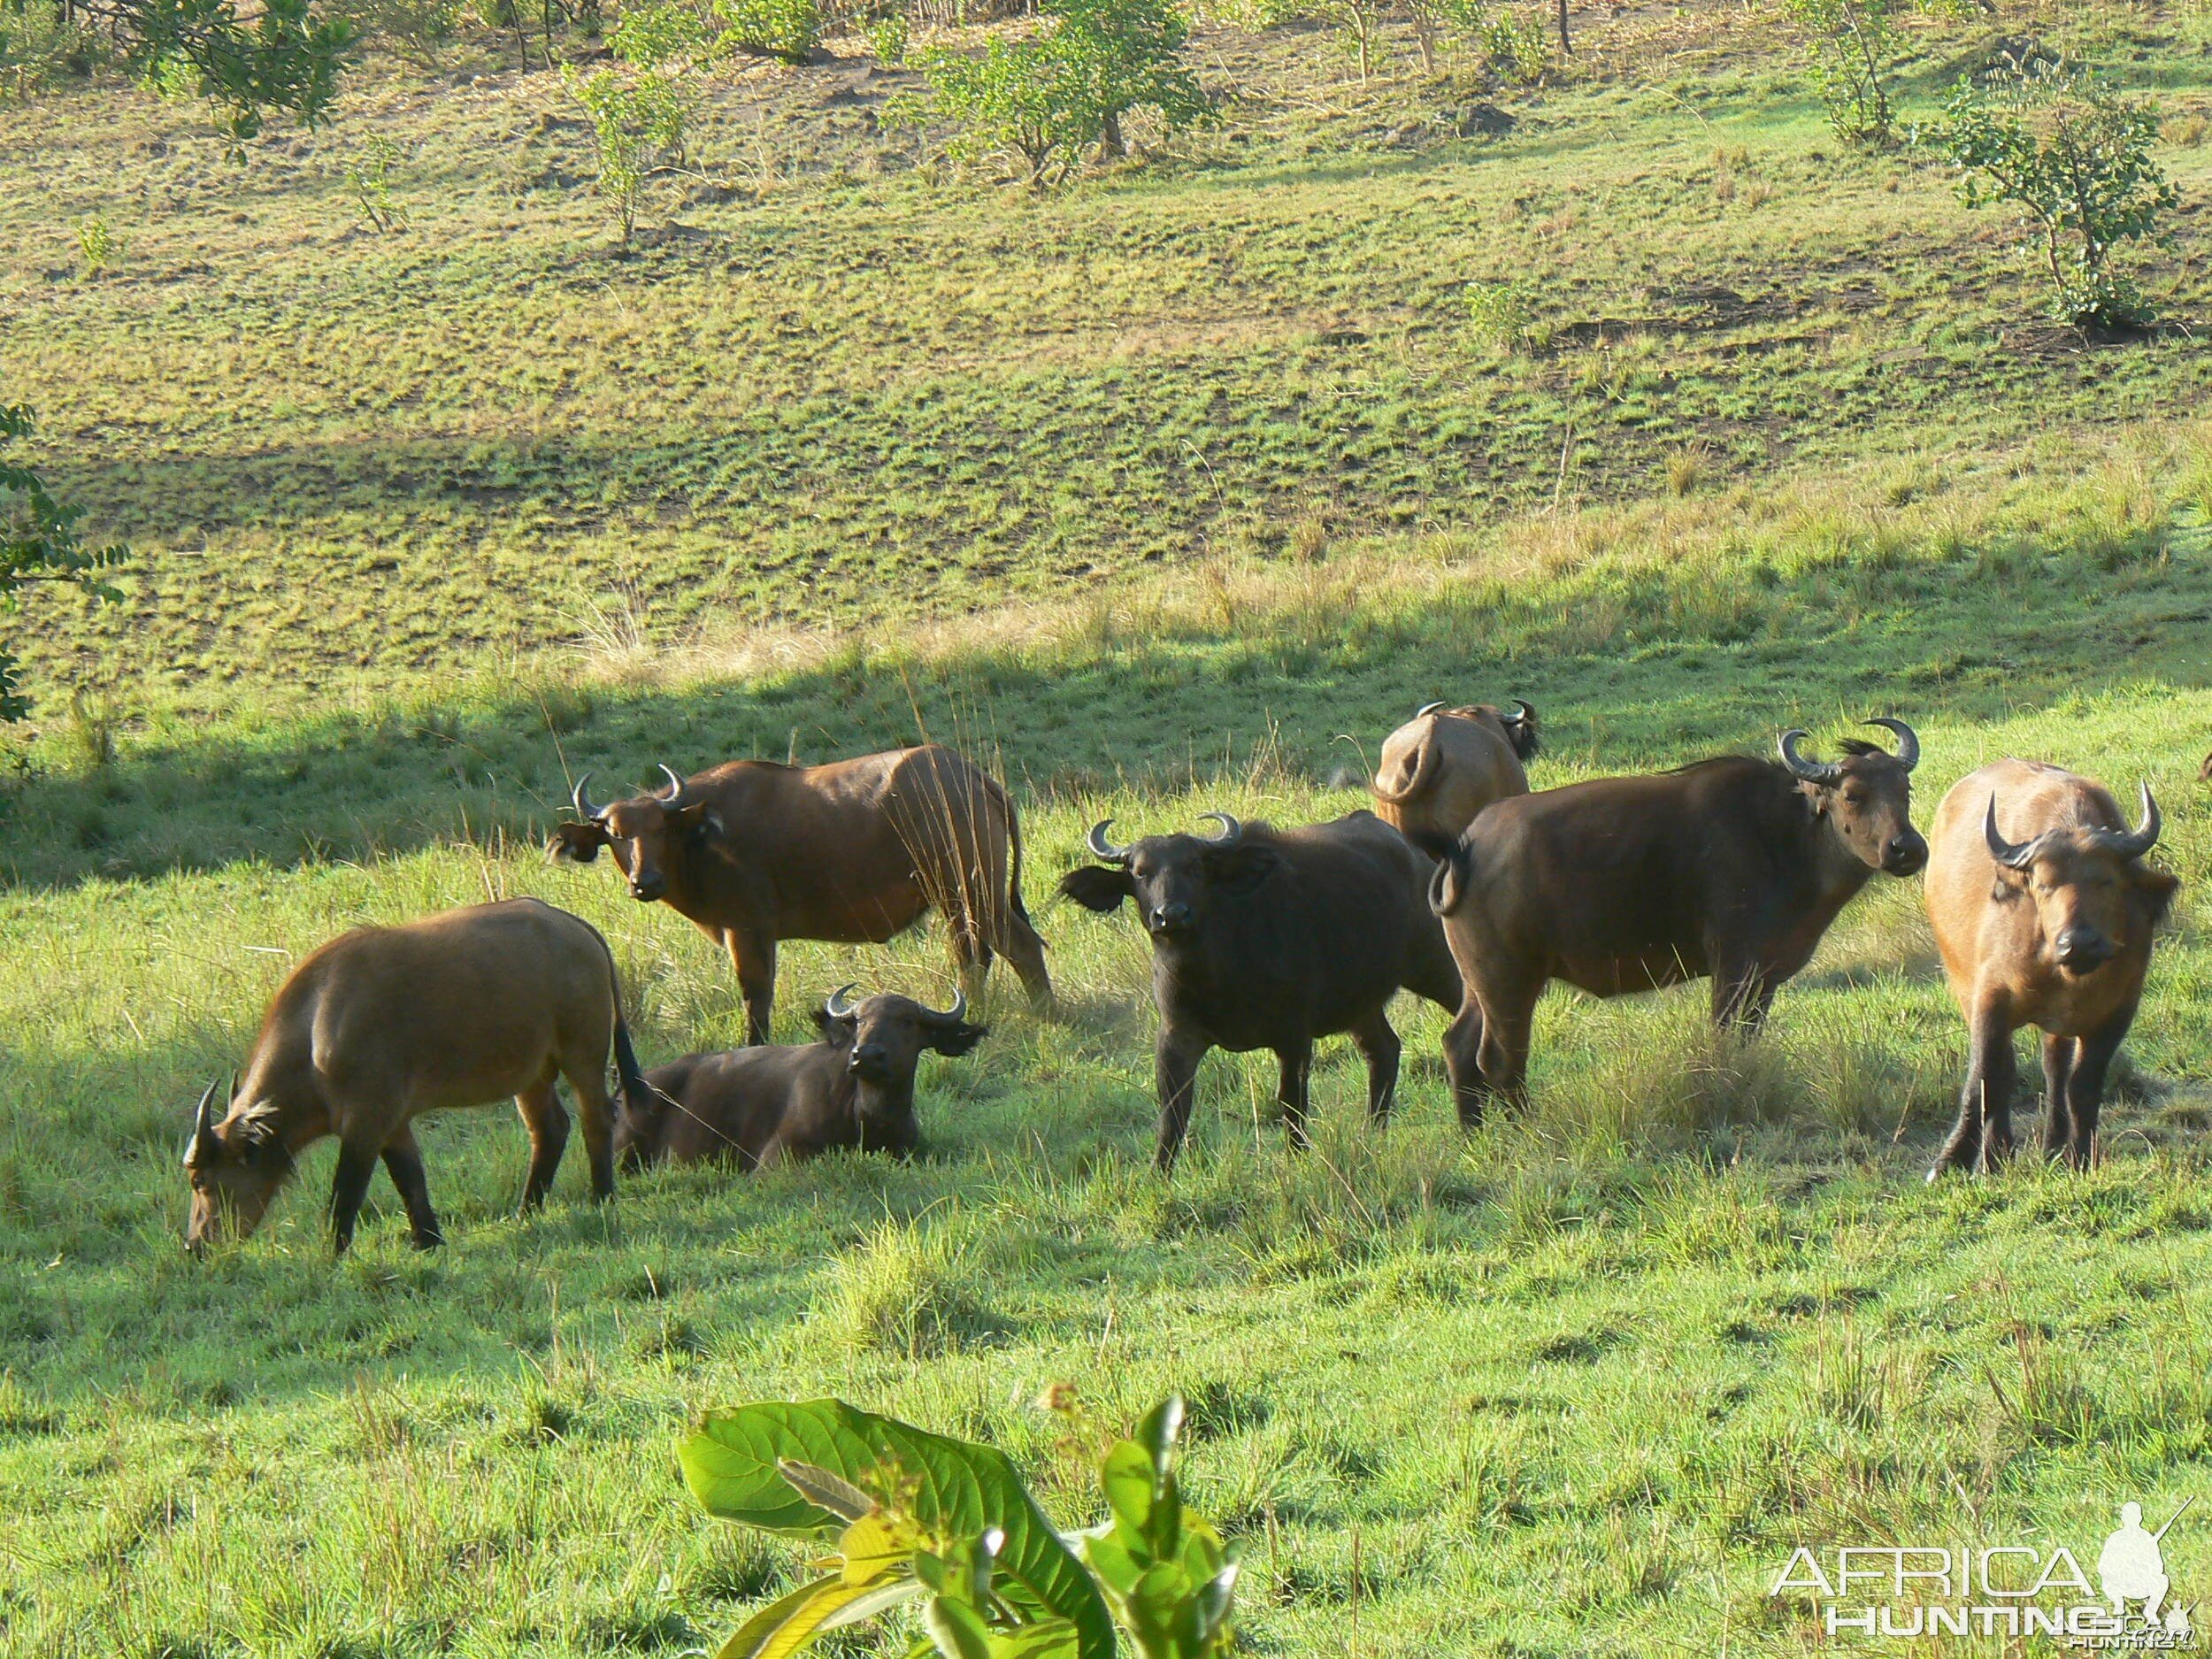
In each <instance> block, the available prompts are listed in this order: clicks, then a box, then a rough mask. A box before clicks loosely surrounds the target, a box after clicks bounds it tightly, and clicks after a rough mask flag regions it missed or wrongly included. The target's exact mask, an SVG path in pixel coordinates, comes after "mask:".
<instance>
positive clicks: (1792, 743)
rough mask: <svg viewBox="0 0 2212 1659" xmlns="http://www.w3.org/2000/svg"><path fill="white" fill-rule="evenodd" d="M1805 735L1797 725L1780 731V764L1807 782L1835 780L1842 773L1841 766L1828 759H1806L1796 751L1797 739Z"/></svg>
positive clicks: (1827, 782) (1794, 776) (1794, 775)
mask: <svg viewBox="0 0 2212 1659" xmlns="http://www.w3.org/2000/svg"><path fill="white" fill-rule="evenodd" d="M1805 735H1806V733H1805V732H1804V731H1803V730H1802V729H1801V728H1800V727H1797V726H1792V727H1791V728H1790V729H1789V730H1788V731H1786V732H1785V733H1782V741H1781V745H1780V747H1781V750H1782V764H1784V765H1785V766H1787V767H1788V768H1789V769H1790V775H1791V776H1792V777H1793V778H1802V779H1803V780H1805V781H1806V782H1807V783H1820V784H1832V783H1833V782H1835V780H1837V779H1838V778H1840V777H1841V776H1842V775H1843V768H1842V767H1840V766H1839V765H1836V764H1833V763H1832V762H1829V761H1823V760H1807V759H1806V758H1805V757H1803V756H1802V755H1801V754H1799V753H1798V752H1797V740H1798V739H1800V738H1801V737H1803V736H1805Z"/></svg>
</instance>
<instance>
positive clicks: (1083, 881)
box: [1060, 812, 1459, 1170]
mask: <svg viewBox="0 0 2212 1659" xmlns="http://www.w3.org/2000/svg"><path fill="white" fill-rule="evenodd" d="M1206 816H1208V817H1209V818H1213V819H1214V820H1216V821H1217V823H1219V824H1220V825H1221V826H1222V833H1221V834H1220V835H1218V836H1217V837H1215V838H1214V839H1212V840H1207V839H1205V838H1202V837H1200V836H1196V835H1152V836H1148V837H1146V838H1145V839H1144V840H1143V841H1138V842H1136V843H1135V844H1134V845H1133V846H1129V847H1115V846H1112V845H1110V844H1109V842H1108V841H1107V840H1106V830H1107V828H1108V826H1110V825H1111V823H1112V822H1113V820H1112V819H1110V818H1109V819H1107V820H1105V821H1104V822H1103V823H1101V824H1098V825H1096V826H1094V827H1093V828H1092V830H1091V833H1090V847H1091V850H1092V852H1093V853H1094V854H1095V855H1096V856H1098V858H1099V859H1100V860H1101V861H1102V862H1101V864H1098V865H1095V866H1087V867H1085V868H1082V869H1079V870H1071V871H1070V872H1068V873H1067V874H1066V875H1065V876H1064V877H1062V878H1061V880H1060V890H1061V891H1062V892H1063V893H1064V894H1066V895H1068V896H1069V897H1070V898H1071V899H1073V900H1074V901H1075V902H1077V903H1079V904H1081V905H1084V906H1086V907H1087V908H1088V909H1090V910H1097V911H1099V912H1100V913H1102V914H1104V913H1107V912H1110V911H1111V910H1114V909H1115V908H1116V907H1117V906H1118V905H1119V904H1120V903H1121V902H1122V901H1123V900H1124V899H1127V898H1133V899H1134V900H1135V901H1136V903H1137V913H1138V918H1139V919H1140V920H1141V921H1142V922H1143V923H1144V925H1145V928H1146V931H1147V932H1148V933H1150V934H1151V935H1152V996H1153V1001H1154V1002H1155V1003H1156V1004H1157V1006H1158V1008H1159V1011H1160V1035H1159V1042H1158V1048H1157V1051H1156V1060H1157V1074H1156V1081H1157V1085H1158V1092H1159V1101H1160V1137H1159V1149H1158V1162H1159V1165H1160V1167H1161V1168H1162V1169H1163V1170H1166V1169H1171V1168H1172V1167H1173V1166H1174V1164H1175V1156H1176V1153H1177V1152H1178V1151H1179V1149H1180V1148H1181V1147H1182V1144H1183V1136H1184V1134H1185V1133H1186V1132H1187V1130H1188V1128H1189V1126H1190V1115H1191V1092H1192V1087H1193V1085H1194V1082H1195V1080H1196V1078H1197V1075H1198V1063H1199V1062H1200V1061H1201V1060H1202V1059H1203V1058H1204V1057H1205V1055H1206V1051H1207V1050H1208V1049H1210V1048H1227V1049H1229V1050H1231V1051H1232V1052H1234V1053H1246V1052H1248V1051H1250V1050H1252V1049H1255V1048H1267V1049H1271V1050H1273V1052H1274V1053H1275V1055H1276V1056H1277V1057H1278V1059H1279V1060H1280V1061H1281V1063H1282V1078H1281V1084H1280V1087H1279V1089H1278V1091H1277V1096H1278V1098H1279V1100H1280V1101H1281V1102H1282V1107H1283V1125H1284V1127H1285V1129H1286V1131H1287V1133H1288V1134H1289V1136H1290V1141H1291V1144H1292V1145H1293V1146H1297V1147H1303V1146H1304V1145H1306V1144H1307V1141H1306V1097H1307V1086H1308V1081H1309V1077H1310V1072H1311V1071H1312V1067H1313V1044H1314V1040H1315V1039H1316V1038H1317V1037H1325V1036H1331V1035H1333V1034H1335V1033H1339V1032H1348V1033H1351V1037H1352V1041H1354V1042H1356V1044H1358V1045H1359V1049H1360V1052H1361V1054H1362V1055H1363V1056H1365V1057H1366V1060H1367V1107H1368V1112H1369V1114H1370V1116H1371V1118H1375V1119H1377V1120H1378V1121H1379V1120H1380V1119H1382V1118H1385V1117H1386V1115H1387V1114H1388V1112H1389V1110H1390V1103H1391V1096H1392V1094H1393V1093H1394V1090H1395V1088H1396V1087H1397V1081H1398V1055H1399V1049H1400V1044H1399V1041H1398V1034H1397V1033H1396V1032H1394V1031H1393V1030H1392V1029H1391V1026H1390V1021H1389V1019H1388V1018H1386V1010H1387V1008H1388V1006H1389V1003H1390V999H1391V997H1392V995H1394V994H1395V993H1396V992H1397V990H1398V989H1399V987H1404V988H1406V989H1407V990H1409V991H1413V992H1416V993H1417V994H1418V995H1422V996H1425V997H1427V998H1428V999H1429V1000H1430V1001H1431V1002H1436V1003H1439V1004H1440V1005H1441V1006H1443V1007H1445V1008H1447V1009H1456V1008H1457V1007H1458V1006H1459V976H1458V974H1457V973H1456V972H1455V971H1454V969H1453V966H1452V959H1451V956H1450V954H1449V953H1448V951H1447V950H1446V949H1445V948H1444V938H1443V933H1442V932H1441V930H1440V928H1439V927H1438V926H1437V924H1436V920H1435V918H1433V917H1432V916H1431V915H1430V914H1429V912H1428V907H1427V906H1426V904H1425V903H1424V902H1423V898H1422V891H1423V883H1424V881H1425V878H1426V876H1427V873H1428V863H1427V861H1426V860H1425V859H1424V858H1423V857H1422V856H1420V855H1419V854H1418V853H1417V852H1416V851H1414V849H1412V847H1411V846H1409V844H1408V843H1407V841H1406V840H1405V838H1404V837H1403V836H1402V835H1400V834H1399V833H1397V832H1396V831H1394V830H1393V829H1392V828H1391V827H1390V826H1388V825H1386V824H1385V823H1384V822H1383V821H1382V820H1381V819H1380V818H1376V817H1375V816H1374V815H1373V814H1372V813H1370V812H1354V813H1352V814H1350V815H1349V816H1348V817H1345V818H1339V819H1337V820H1336V821H1335V822H1334V823H1331V824H1312V825H1308V826H1303V827H1302V828H1298V829H1289V830H1275V829H1271V828H1269V827H1268V826H1266V825H1264V824H1253V825H1249V826H1246V825H1240V824H1239V823H1238V822H1237V820H1236V819H1234V818H1231V817H1230V816H1229V815H1228V814H1227V813H1225V812H1212V813H1208V814H1207V815H1206Z"/></svg>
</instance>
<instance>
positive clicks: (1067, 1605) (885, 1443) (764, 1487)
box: [678, 1400, 1114, 1659]
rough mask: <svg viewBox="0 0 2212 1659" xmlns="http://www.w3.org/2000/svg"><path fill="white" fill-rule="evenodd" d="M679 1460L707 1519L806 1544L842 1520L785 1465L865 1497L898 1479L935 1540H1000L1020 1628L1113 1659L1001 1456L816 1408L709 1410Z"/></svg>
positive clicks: (1084, 1596)
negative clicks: (1068, 1639) (1069, 1630)
mask: <svg viewBox="0 0 2212 1659" xmlns="http://www.w3.org/2000/svg"><path fill="white" fill-rule="evenodd" d="M678 1452H679V1456H680V1460H681V1462H682V1464H683V1471H684V1479H685V1481H686V1482H687V1484H688V1485H689V1486H690V1487H691V1490H692V1493H693V1495H695V1497H696V1498H697V1499H698V1500H699V1502H700V1503H701V1504H703V1506H704V1507H705V1508H706V1509H707V1510H708V1512H709V1513H710V1514H713V1515H717V1516H719V1517H722V1518H724V1519H726V1520H733V1521H742V1522H745V1523H746V1524H748V1525H753V1526H758V1527H763V1528H765V1529H766V1530H768V1531H770V1532H786V1533H791V1534H795V1535H798V1536H802V1537H815V1538H819V1537H824V1536H826V1535H827V1534H829V1533H831V1532H834V1531H835V1530H836V1529H837V1526H838V1520H837V1517H835V1516H834V1515H833V1514H832V1513H831V1512H830V1511H829V1510H827V1509H824V1508H822V1507H821V1506H820V1505H818V1504H817V1503H814V1502H810V1500H809V1499H807V1498H806V1497H804V1496H803V1495H802V1494H800V1493H798V1492H797V1491H795V1489H794V1488H793V1487H792V1486H791V1484H790V1482H788V1481H787V1480H786V1479H784V1476H783V1474H782V1472H781V1471H780V1469H779V1468H778V1466H777V1465H778V1463H779V1460H780V1459H783V1458H791V1459H793V1460H795V1461H797V1462H801V1463H810V1464H813V1465H815V1466H816V1467H818V1468H820V1469H823V1470H826V1471H829V1472H830V1473H831V1474H833V1475H835V1476H836V1477H838V1478H839V1479H841V1480H845V1481H848V1482H849V1483H851V1484H852V1485H854V1486H859V1487H862V1488H863V1489H865V1488H867V1487H868V1486H871V1485H875V1486H880V1485H881V1484H882V1482H883V1481H884V1479H887V1478H895V1479H897V1480H899V1481H900V1482H902V1486H901V1491H900V1494H899V1501H900V1502H901V1504H902V1507H904V1508H906V1509H908V1510H909V1512H910V1514H911V1515H912V1516H913V1518H914V1519H915V1521H916V1522H918V1524H919V1525H920V1526H921V1527H922V1528H923V1529H924V1530H925V1531H926V1532H928V1533H930V1534H932V1535H933V1536H935V1537H938V1538H973V1537H975V1536H976V1535H977V1534H978V1533H980V1532H983V1531H985V1530H986V1529H987V1528H990V1527H996V1528H999V1529H1000V1530H1001V1531H1002V1532H1004V1534H1005V1540H1004V1542H1003V1544H1002V1547H1001V1548H1000V1550H999V1553H998V1557H997V1566H996V1574H995V1578H994V1579H993V1589H994V1591H995V1594H997V1595H999V1596H1000V1597H1002V1599H1003V1600H1004V1601H1006V1602H1007V1604H1008V1605H1009V1606H1010V1607H1012V1608H1014V1609H1016V1610H1017V1611H1018V1612H1019V1613H1020V1615H1021V1616H1022V1617H1023V1619H1024V1620H1025V1622H1034V1621H1041V1620H1043V1619H1046V1618H1048V1617H1060V1618H1064V1619H1065V1620H1066V1621H1067V1622H1068V1623H1069V1624H1071V1626H1072V1627H1073V1629H1074V1631H1075V1635H1076V1645H1075V1647H1074V1648H1073V1649H1072V1655H1073V1659H1112V1655H1113V1653H1114V1627H1113V1620H1112V1617H1111V1616H1110V1615H1109V1614H1108V1612H1107V1610H1106V1604H1105V1602H1104V1601H1102V1600H1101V1599H1100V1596H1099V1593H1098V1588H1097V1586H1095V1585H1094V1584H1093V1583H1092V1582H1091V1577H1090V1574H1089V1573H1088V1572H1087V1571H1085V1570H1084V1568H1083V1564H1082V1563H1080V1562H1079V1561H1078V1560H1076V1558H1075V1557H1074V1556H1073V1555H1071V1554H1070V1553H1069V1551H1068V1549H1067V1547H1066V1546H1065V1545H1064V1544H1063V1543H1061V1541H1060V1539H1059V1535H1058V1534H1057V1533H1056V1532H1055V1531H1054V1530H1053V1526H1052V1524H1051V1522H1050V1521H1049V1520H1048V1519H1047V1518H1046V1517H1045V1515H1044V1513H1043V1511H1042V1510H1041V1509H1038V1508H1037V1505H1036V1503H1035V1502H1034V1501H1033V1499H1032V1498H1031V1497H1030V1495H1029V1494H1028V1491H1027V1489H1026V1488H1025V1486H1023V1485H1022V1482H1021V1477H1020V1476H1019V1475H1018V1473H1017V1472H1016V1471H1015V1469H1014V1465H1013V1464H1012V1463H1011V1462H1010V1461H1009V1459H1008V1458H1007V1456H1006V1455H1005V1454H1004V1453H1003V1452H1001V1451H998V1450H997V1449H995V1448H992V1447H987V1446H973V1445H970V1444H967V1443H966V1442H964V1441H961V1440H949V1439H947V1438H946V1437H944V1436H943V1435H939V1434H930V1433H926V1432H924V1431H922V1430H920V1429H917V1428H913V1427H911V1426H910V1425H907V1424H903V1423H900V1422H897V1421H895V1419H893V1418H890V1417H878V1416H876V1415H875V1414H874V1413H872V1412H868V1411H861V1410H858V1409H855V1408H854V1407H851V1406H849V1405H847V1404H845V1403H844V1402H842V1401H838V1400H815V1401H806V1402H790V1403H787V1402H766V1403H764V1404H760V1405H753V1406H741V1407H739V1408H737V1409H734V1410H725V1411H713V1412H710V1413H708V1414H707V1416H706V1417H704V1418H703V1419H702V1421H701V1423H700V1425H699V1426H698V1427H697V1428H696V1429H695V1431H694V1432H692V1433H691V1434H690V1435H688V1436H687V1437H686V1439H685V1440H684V1441H683V1443H682V1444H681V1446H680V1448H678Z"/></svg>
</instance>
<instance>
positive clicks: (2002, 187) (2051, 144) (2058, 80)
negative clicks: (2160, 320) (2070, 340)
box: [1940, 62, 2180, 327]
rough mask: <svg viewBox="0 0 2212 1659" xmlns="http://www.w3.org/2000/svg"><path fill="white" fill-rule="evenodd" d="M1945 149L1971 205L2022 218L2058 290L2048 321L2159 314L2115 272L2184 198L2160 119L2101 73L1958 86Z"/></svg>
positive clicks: (2051, 71) (2157, 233) (2121, 322)
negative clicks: (2116, 258) (2126, 251)
mask: <svg viewBox="0 0 2212 1659" xmlns="http://www.w3.org/2000/svg"><path fill="white" fill-rule="evenodd" d="M1945 115H1946V124H1945V126H1944V127H1943V130H1942V132H1941V134H1940V142H1941V143H1942V146H1943V149H1944V150H1945V152H1946V153H1947V155H1948V156H1949V157H1950V159H1951V162H1952V164H1953V165H1955V166H1957V167H1958V168H1959V169H1960V170H1961V171H1962V173H1963V174H1964V177H1963V179H1962V181H1961V183H1960V186H1959V193H1960V195H1961V196H1962V197H1963V199H1964V200H1965V202H1966V204H1967V205H1968V206H1969V207H1979V206H1981V205H1983V204H1985V203H1989V202H2011V203H2014V204H2017V205H2018V206H2019V207H2020V208H2021V209H2022V210H2023V211H2024V214H2025V216H2026V219H2027V221H2028V224H2029V225H2030V227H2032V234H2033V235H2034V237H2035V240H2036V241H2037V242H2039V244H2040V252H2041V255H2042V262H2043V265H2044V268H2045V271H2046V273H2047V275H2048V277H2049V279H2050V283H2051V314H2052V315H2053V316H2054V317H2055V318H2057V319H2059V320H2060V321H2062V322H2067V323H2071V324H2073V325H2075V326H2077V327H2086V326H2091V325H2093V324H2094V325H2101V326H2106V327H2128V326H2139V325H2141V324H2143V323H2147V322H2148V321H2150V320H2151V319H2153V317H2154V315H2155V314H2156V313H2155V312H2154V311H2153V310H2152V309H2151V308H2150V306H2149V305H2148V304H2147V303H2146V302H2145V301H2144V299H2143V296H2142V295H2141V293H2140V292H2139V290H2138V289H2137V288H2136V287H2135V284H2134V283H2133V282H2132V281H2131V280H2129V279H2128V278H2127V277H2126V276H2125V275H2124V274H2122V273H2119V272H2116V271H2115V270H2113V269H2112V267H2111V258H2112V254H2113V250H2115V249H2116V248H2117V247H2119V245H2120V244H2121V243H2123V242H2158V241H2163V240H2166V239H2167V238H2168V236H2169V234H2170V233H2166V232H2163V231H2162V230H2161V229H2160V227H2159V220H2160V218H2161V217H2162V215H2164V214H2167V213H2170V212H2171V211H2173V210H2174V208H2175V207H2176V205H2177V204H2178V203H2179V201H2180V196H2179V193H2178V192H2177V191H2176V190H2175V188H2174V187H2173V184H2172V182H2171V181H2170V180H2168V178H2167V177H2166V175H2165V173H2164V172H2163V171H2162V169H2161V168H2160V167H2159V165H2158V164H2157V163H2156V162H2154V161H2153V160H2152V159H2151V154H2150V151H2151V146H2152V145H2153V144H2154V143H2156V142H2158V115H2157V111H2155V110H2154V109H2153V108H2152V107H2151V106H2150V105H2149V104H2146V103H2141V102H2139V101H2136V100H2132V99H2129V98H2124V97H2121V96H2117V95H2116V94H2115V93H2113V92H2112V91H2110V90H2109V89H2108V88H2105V87H2104V86H2102V85H2101V84H2100V83H2099V82H2098V81H2096V80H2095V79H2094V78H2093V77H2092V76H2090V75H2088V74H2086V73H2082V72H2080V71H2078V70H2073V69H2069V68H2067V67H2066V66H2064V65H2060V64H2055V63H2049V62H2039V63H2037V64H2034V65H2029V66H2027V67H2025V68H2021V69H2013V70H2008V71H2005V72H2003V73H2000V74H1998V75H1995V76H1993V77H1991V79H1990V83H1989V85H1988V86H1987V87H1978V86H1976V85H1975V84H1974V83H1973V82H1972V81H1970V80H1968V79H1962V80H1961V81H1959V84H1958V86H1957V88H1956V89H1955V91H1954V92H1953V93H1952V95H1951V98H1950V102H1949V104H1947V107H1946V111H1945Z"/></svg>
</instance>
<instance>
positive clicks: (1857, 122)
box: [1786, 0, 1897, 150]
mask: <svg viewBox="0 0 2212 1659" xmlns="http://www.w3.org/2000/svg"><path fill="white" fill-rule="evenodd" d="M1786 4H1787V6H1788V10H1789V14H1790V16H1791V17H1793V19H1796V21H1797V24H1798V26H1799V27H1801V28H1802V29H1803V30H1804V31H1805V39H1806V44H1807V45H1808V47H1809V49H1810V50H1811V52H1812V60H1813V66H1812V78H1813V89H1814V90H1815V91H1816V92H1817V93H1819V95H1820V102H1821V105H1822V107H1823V108H1824V110H1826V111H1827V113H1828V127H1829V130H1830V131H1832V133H1834V134H1835V135H1836V137H1837V138H1838V139H1839V140H1840V141H1841V142H1844V143H1846V144H1848V145H1851V146H1853V147H1854V148H1856V149H1883V150H1886V149H1888V148H1889V147H1891V146H1892V145H1893V144H1894V143H1896V142H1897V131H1896V127H1895V125H1894V118H1893V113H1892V111H1891V109H1890V102H1889V88H1887V87H1886V85H1884V84H1883V81H1882V75H1883V73H1884V72H1885V71H1886V69H1887V68H1888V66H1889V62H1890V59H1891V58H1893V57H1895V56H1896V52H1897V25H1896V20H1895V17H1894V10H1893V0H1786Z"/></svg>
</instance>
